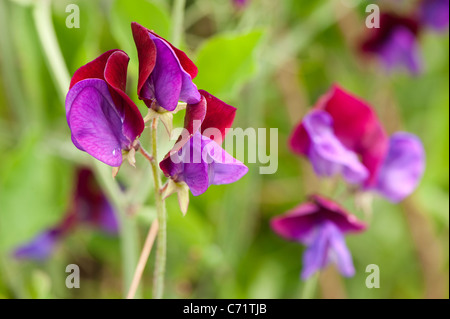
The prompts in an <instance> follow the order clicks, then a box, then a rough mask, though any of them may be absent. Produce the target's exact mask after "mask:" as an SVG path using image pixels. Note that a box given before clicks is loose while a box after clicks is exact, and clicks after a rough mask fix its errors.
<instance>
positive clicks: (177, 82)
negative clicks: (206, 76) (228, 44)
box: [131, 22, 201, 111]
mask: <svg viewBox="0 0 450 319" xmlns="http://www.w3.org/2000/svg"><path fill="white" fill-rule="evenodd" d="M131 29H132V32H133V38H134V41H135V43H136V48H137V52H138V59H139V81H138V95H139V98H140V99H141V100H143V101H144V102H145V104H146V105H147V106H148V107H152V105H153V103H154V102H155V101H156V104H157V106H158V107H159V106H160V107H162V108H164V109H165V110H167V111H173V110H175V109H176V107H177V105H178V102H179V101H182V102H186V103H188V104H195V103H198V102H199V101H200V99H201V96H200V93H199V92H198V89H197V86H196V85H195V84H194V83H193V82H192V80H193V79H194V78H195V77H196V76H197V73H198V69H197V67H196V65H195V64H194V63H193V62H192V61H191V60H190V59H189V58H188V57H187V55H186V54H185V53H184V52H183V51H181V50H179V49H177V48H176V47H174V46H173V45H172V44H171V43H170V42H168V41H167V40H165V39H164V38H162V37H160V36H159V35H157V34H156V33H154V32H153V31H150V30H148V29H147V28H145V27H143V26H141V25H140V24H138V23H136V22H133V23H132V24H131Z"/></svg>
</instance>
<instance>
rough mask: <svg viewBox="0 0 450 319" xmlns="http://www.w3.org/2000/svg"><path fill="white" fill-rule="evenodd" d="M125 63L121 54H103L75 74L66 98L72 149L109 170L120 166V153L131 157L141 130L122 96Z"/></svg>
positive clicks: (133, 107) (134, 110) (135, 111)
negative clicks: (75, 148) (103, 164)
mask: <svg viewBox="0 0 450 319" xmlns="http://www.w3.org/2000/svg"><path fill="white" fill-rule="evenodd" d="M128 61H129V57H128V56H127V55H126V53H125V52H123V51H121V50H110V51H107V52H105V53H104V54H102V55H101V56H99V57H98V58H96V59H95V60H93V61H92V62H89V63H88V64H86V65H84V66H82V67H81V68H79V69H78V70H77V71H76V72H75V74H74V76H73V77H72V81H71V83H70V89H69V92H68V93H67V97H66V117H67V123H68V124H69V128H70V130H71V133H72V141H73V143H74V144H75V146H76V147H77V148H78V149H80V150H82V151H85V152H87V153H88V154H90V155H92V156H93V157H95V158H96V159H98V160H99V161H101V162H103V163H105V164H107V165H110V166H113V167H119V166H120V165H121V164H122V152H124V153H125V154H127V153H130V155H133V154H134V151H135V147H136V141H137V138H138V137H139V136H140V135H141V133H142V131H143V130H144V121H143V119H142V116H141V113H140V112H139V109H138V108H137V106H136V105H135V104H134V103H133V101H132V100H131V99H130V98H129V97H128V96H127V94H126V93H125V88H126V79H127V65H128ZM132 159H133V157H131V158H130V157H129V160H130V162H131V163H133V162H132Z"/></svg>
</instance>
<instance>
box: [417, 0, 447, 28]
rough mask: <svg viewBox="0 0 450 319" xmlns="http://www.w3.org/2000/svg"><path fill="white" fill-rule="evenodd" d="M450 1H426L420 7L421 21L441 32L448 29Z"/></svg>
mask: <svg viewBox="0 0 450 319" xmlns="http://www.w3.org/2000/svg"><path fill="white" fill-rule="evenodd" d="M449 2H450V1H449V0H424V1H422V3H421V5H420V21H421V22H422V23H423V24H424V25H426V26H428V27H430V28H432V29H434V30H435V31H438V32H441V31H445V30H447V28H448V16H449Z"/></svg>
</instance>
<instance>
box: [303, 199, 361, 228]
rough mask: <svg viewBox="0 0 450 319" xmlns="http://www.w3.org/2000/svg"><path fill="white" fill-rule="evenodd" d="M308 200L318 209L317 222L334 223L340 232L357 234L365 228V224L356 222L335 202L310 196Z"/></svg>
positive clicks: (356, 219) (354, 218)
mask: <svg viewBox="0 0 450 319" xmlns="http://www.w3.org/2000/svg"><path fill="white" fill-rule="evenodd" d="M309 199H310V201H311V202H313V203H314V204H316V205H317V207H318V208H319V209H318V212H319V213H318V214H320V215H321V216H320V217H319V220H329V221H332V222H334V223H335V224H336V226H338V227H339V229H340V230H341V232H343V233H347V232H359V231H363V230H365V229H366V228H367V225H366V224H365V223H363V222H362V221H360V220H358V218H356V216H355V215H352V214H350V213H349V212H347V210H346V209H344V208H342V207H341V206H340V205H339V204H337V203H336V202H334V201H332V200H330V199H327V198H325V197H322V196H320V195H311V196H310V197H309Z"/></svg>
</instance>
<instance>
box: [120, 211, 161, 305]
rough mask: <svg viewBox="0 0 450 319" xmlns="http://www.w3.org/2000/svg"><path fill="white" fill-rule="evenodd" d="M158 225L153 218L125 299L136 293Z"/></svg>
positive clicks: (132, 296)
mask: <svg viewBox="0 0 450 319" xmlns="http://www.w3.org/2000/svg"><path fill="white" fill-rule="evenodd" d="M158 226H159V225H158V220H157V219H155V220H154V221H153V223H152V226H151V227H150V229H149V230H148V234H147V238H146V239H145V244H144V248H142V252H141V256H140V257H139V262H138V265H137V267H136V271H135V272H134V277H133V281H132V282H131V287H130V290H129V291H128V295H127V299H133V298H134V296H135V294H136V290H137V288H138V287H139V282H140V281H141V278H142V273H143V272H144V269H145V265H146V264H147V260H148V257H149V256H150V252H151V251H152V247H153V243H154V242H155V238H156V234H157V233H158Z"/></svg>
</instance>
